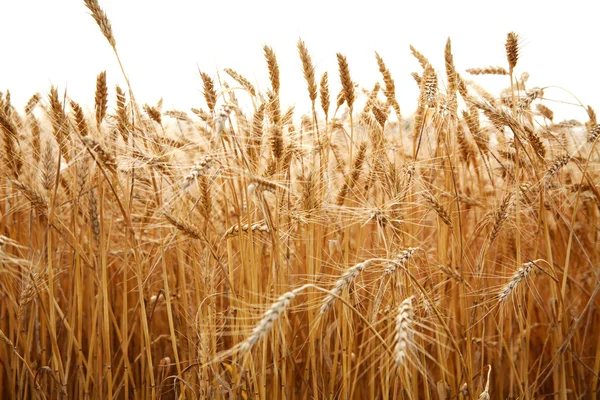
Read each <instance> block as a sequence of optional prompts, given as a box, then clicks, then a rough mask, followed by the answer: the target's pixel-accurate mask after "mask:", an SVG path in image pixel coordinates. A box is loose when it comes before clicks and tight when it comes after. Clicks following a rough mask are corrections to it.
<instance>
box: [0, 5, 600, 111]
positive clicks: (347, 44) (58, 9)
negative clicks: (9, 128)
mask: <svg viewBox="0 0 600 400" xmlns="http://www.w3.org/2000/svg"><path fill="white" fill-rule="evenodd" d="M99 2H100V5H101V7H102V8H103V9H104V10H105V12H106V13H107V15H108V18H109V19H110V21H111V23H112V28H113V32H114V35H115V37H116V42H117V50H118V52H119V54H120V56H121V59H122V61H123V65H124V67H125V71H126V73H127V75H128V76H129V78H130V81H131V84H132V88H133V91H134V93H135V95H136V98H137V100H138V101H139V102H141V103H149V104H151V105H152V104H156V103H157V102H158V100H159V99H160V98H163V102H164V106H163V110H170V109H177V110H183V111H189V109H190V108H192V107H196V108H206V105H205V103H204V100H203V97H202V81H201V79H200V76H199V73H198V71H199V70H201V71H202V72H206V73H208V74H209V75H211V76H212V77H213V78H214V79H215V80H216V79H218V75H217V73H220V76H221V77H224V76H225V75H224V73H223V72H222V71H223V68H232V69H234V70H236V71H237V72H239V73H241V74H242V75H244V76H246V77H247V78H248V79H249V80H251V81H252V82H253V83H255V84H256V85H257V86H258V87H259V88H262V89H266V88H267V87H268V72H267V68H266V63H265V61H264V56H263V52H262V47H263V45H265V44H266V45H269V46H271V47H272V48H273V49H274V50H275V52H276V54H277V58H278V62H279V66H280V70H281V101H282V106H283V107H288V106H292V105H294V106H295V107H296V112H297V113H303V112H306V111H308V109H309V104H310V103H309V99H308V94H307V91H306V84H305V81H304V78H303V74H302V69H301V64H300V60H299V57H298V52H297V48H296V44H297V41H298V39H299V38H302V39H303V40H304V41H305V43H306V46H307V47H308V49H309V52H310V53H311V55H312V59H313V62H314V63H315V65H316V73H317V77H318V78H320V76H321V74H322V73H323V72H325V71H327V72H328V73H329V80H330V84H331V86H332V94H333V95H335V93H337V90H338V88H339V82H338V81H339V79H338V72H337V61H336V53H338V52H340V53H342V54H344V55H346V56H347V58H348V62H349V65H350V73H351V76H352V79H353V80H354V81H355V82H357V83H359V84H360V85H361V87H364V88H369V89H370V88H371V87H372V86H373V84H374V83H375V82H376V81H378V80H381V77H380V74H379V71H378V68H377V63H376V60H375V56H374V52H375V51H377V52H378V53H379V54H380V55H381V56H382V57H383V59H384V61H385V62H386V64H387V67H388V68H389V69H390V71H391V73H392V76H393V77H394V79H395V81H396V91H397V97H398V100H399V102H400V105H401V107H402V108H403V113H405V114H410V113H412V111H413V110H414V107H415V104H416V99H417V97H418V89H417V86H416V84H415V82H414V80H413V78H412V77H411V75H410V73H411V72H413V71H415V72H421V71H420V66H419V64H418V62H417V61H416V59H414V57H412V55H411V53H410V50H409V45H411V44H412V45H413V46H415V48H417V49H418V50H419V51H420V52H421V53H423V54H424V55H425V56H426V57H428V58H429V60H430V61H431V62H432V63H433V65H434V67H435V68H437V69H438V71H439V72H440V76H443V75H444V72H443V71H444V61H443V54H444V46H445V43H446V40H447V38H448V37H450V38H451V40H452V48H453V53H454V60H455V64H456V67H457V69H458V71H459V72H461V73H462V75H463V76H465V77H467V76H468V74H466V73H465V72H464V70H465V69H467V68H472V67H485V66H490V65H494V66H495V65H499V66H505V65H506V59H505V51H504V42H505V39H506V35H507V33H508V32H510V31H514V32H516V33H517V34H519V36H520V38H521V55H520V58H519V62H518V65H517V68H516V73H517V74H521V73H522V72H528V73H529V74H530V76H531V77H530V80H529V85H530V86H531V87H534V86H539V87H549V88H548V89H546V90H545V98H546V99H547V100H545V103H544V104H545V105H547V106H548V107H550V108H552V109H554V110H555V112H556V115H557V118H560V119H579V120H584V119H585V118H586V114H585V112H584V110H583V108H581V107H578V106H575V105H569V104H568V103H578V101H581V102H583V104H585V105H587V104H590V105H592V107H594V108H596V109H600V91H599V90H598V89H599V88H598V80H597V77H598V72H597V71H598V69H597V65H598V64H597V62H596V59H597V51H596V50H595V47H594V46H595V43H596V41H597V39H598V38H600V25H599V24H597V19H596V15H597V11H598V10H597V9H595V8H594V7H593V6H591V4H593V2H590V1H581V0H572V1H569V2H562V1H561V2H558V1H556V2H555V1H543V2H542V1H526V0H523V1H513V0H505V1H503V2H501V3H498V2H489V1H437V0H430V1H413V2H401V1H394V2H391V1H381V0H373V1H369V2H355V1H351V0H346V1H328V0H320V1H316V0H303V1H302V2H290V1H284V0H279V1H275V0H256V1H239V0H229V1H212V2H208V1H189V0H187V1H184V0H170V1H164V0H99ZM0 37H2V38H3V46H2V61H0V91H2V92H4V91H6V90H7V89H8V90H10V92H11V98H12V101H13V104H15V105H16V106H17V107H22V106H23V105H24V104H25V103H26V101H27V100H28V99H29V97H30V96H31V95H32V94H34V93H35V92H40V93H42V94H45V93H47V92H48V91H49V88H50V85H56V86H58V88H59V90H60V91H61V93H62V92H64V91H65V90H66V93H67V95H68V96H69V97H70V98H72V99H74V100H76V101H78V102H80V103H81V104H84V105H87V106H88V107H90V106H91V107H93V99H94V90H95V79H96V75H97V74H98V73H99V72H101V71H104V70H106V71H107V75H108V83H109V88H110V92H109V93H110V94H112V96H113V97H114V86H115V85H117V84H119V85H121V86H122V87H124V86H125V81H124V79H123V75H122V73H121V71H120V70H119V68H118V64H117V61H116V58H115V56H114V54H113V52H112V49H111V48H110V46H109V45H108V43H107V41H106V40H105V38H104V37H103V36H102V34H101V33H100V30H99V29H98V27H97V25H96V23H95V22H94V20H93V19H92V18H91V17H90V15H89V12H88V10H87V8H86V7H85V6H84V4H83V1H82V0H54V1H47V0H18V1H17V0H0ZM473 79H474V80H475V81H477V82H478V83H479V84H481V85H482V86H483V87H485V88H487V89H488V90H490V91H492V93H498V91H499V90H500V89H502V88H503V87H505V86H506V85H507V83H508V81H507V78H506V77H473ZM566 90H568V91H570V92H572V93H574V94H575V95H576V96H577V98H576V97H574V96H573V95H571V94H569V93H568V92H567V91H566Z"/></svg>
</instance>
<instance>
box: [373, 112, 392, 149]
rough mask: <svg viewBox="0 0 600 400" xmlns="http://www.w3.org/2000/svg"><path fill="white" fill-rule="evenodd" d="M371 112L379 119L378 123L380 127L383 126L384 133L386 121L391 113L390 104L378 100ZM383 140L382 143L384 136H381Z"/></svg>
mask: <svg viewBox="0 0 600 400" xmlns="http://www.w3.org/2000/svg"><path fill="white" fill-rule="evenodd" d="M371 112H372V113H373V116H374V117H375V120H376V121H377V123H378V124H379V127H380V128H381V133H383V127H384V126H385V122H386V121H387V119H388V117H389V114H390V109H389V107H388V104H387V103H385V104H381V103H380V102H377V103H375V104H373V107H372V108H371ZM381 139H382V141H381V144H383V136H382V137H381Z"/></svg>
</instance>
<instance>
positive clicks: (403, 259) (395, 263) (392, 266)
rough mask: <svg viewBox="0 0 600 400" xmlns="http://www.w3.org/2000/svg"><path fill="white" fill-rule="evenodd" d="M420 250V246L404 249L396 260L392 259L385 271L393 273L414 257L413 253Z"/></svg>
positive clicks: (388, 273)
mask: <svg viewBox="0 0 600 400" xmlns="http://www.w3.org/2000/svg"><path fill="white" fill-rule="evenodd" d="M419 250H421V249H420V248H419V247H409V248H407V249H405V250H402V251H401V252H400V253H399V254H398V256H397V257H396V258H395V259H394V260H392V261H390V263H389V264H388V265H387V266H386V267H385V270H384V273H385V274H386V275H391V274H393V273H394V272H396V270H397V269H398V268H401V267H403V266H404V265H405V264H406V263H407V262H408V261H409V260H410V259H411V258H412V256H413V254H415V253H416V252H417V251H419Z"/></svg>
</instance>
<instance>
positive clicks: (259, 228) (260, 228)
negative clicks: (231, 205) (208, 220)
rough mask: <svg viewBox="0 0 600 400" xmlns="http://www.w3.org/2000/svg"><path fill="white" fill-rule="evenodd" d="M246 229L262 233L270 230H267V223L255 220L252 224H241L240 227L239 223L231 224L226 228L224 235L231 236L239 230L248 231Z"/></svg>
mask: <svg viewBox="0 0 600 400" xmlns="http://www.w3.org/2000/svg"><path fill="white" fill-rule="evenodd" d="M248 231H252V232H262V233H269V232H271V231H270V230H269V227H268V226H267V224H265V223H262V222H255V223H254V224H252V225H249V224H243V225H242V226H241V227H240V226H239V225H233V226H232V227H231V228H229V229H227V231H225V235H224V236H225V237H231V236H234V235H235V234H237V233H239V232H248Z"/></svg>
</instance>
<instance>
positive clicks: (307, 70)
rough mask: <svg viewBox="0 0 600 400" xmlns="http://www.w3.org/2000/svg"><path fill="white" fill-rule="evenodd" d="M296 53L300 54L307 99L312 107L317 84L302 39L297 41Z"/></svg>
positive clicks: (313, 67) (313, 68)
mask: <svg viewBox="0 0 600 400" xmlns="http://www.w3.org/2000/svg"><path fill="white" fill-rule="evenodd" d="M298 53H300V61H301V62H302V70H303V71H304V79H306V84H307V85H308V97H309V98H310V101H311V102H312V104H313V106H314V104H315V100H316V99H317V83H316V81H315V66H314V65H313V63H312V59H311V57H310V54H308V49H307V48H306V45H305V44H304V41H303V40H302V39H298Z"/></svg>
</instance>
